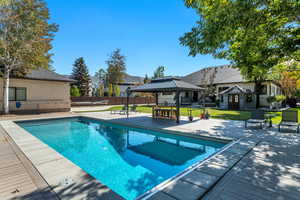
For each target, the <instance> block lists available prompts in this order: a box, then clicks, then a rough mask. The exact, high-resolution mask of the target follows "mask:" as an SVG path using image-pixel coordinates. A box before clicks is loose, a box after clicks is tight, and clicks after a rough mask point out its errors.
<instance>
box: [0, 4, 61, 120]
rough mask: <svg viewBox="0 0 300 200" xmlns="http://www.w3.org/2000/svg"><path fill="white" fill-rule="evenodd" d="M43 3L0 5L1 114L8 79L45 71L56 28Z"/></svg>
mask: <svg viewBox="0 0 300 200" xmlns="http://www.w3.org/2000/svg"><path fill="white" fill-rule="evenodd" d="M49 19H50V15H49V10H48V8H47V6H46V3H45V2H44V1H43V0H7V1H1V2H0V65H1V66H3V68H4V72H3V74H2V77H3V85H4V95H3V110H4V113H6V114H7V113H9V99H8V97H9V85H10V82H9V77H10V76H11V74H12V73H14V75H16V76H23V75H25V74H26V73H27V72H28V71H29V70H30V69H34V68H37V67H43V68H46V69H49V68H50V67H49V66H50V63H51V56H52V54H51V53H49V50H50V49H51V48H52V45H51V41H52V40H53V37H54V33H55V32H56V31H57V28H58V26H57V25H56V24H53V23H49Z"/></svg>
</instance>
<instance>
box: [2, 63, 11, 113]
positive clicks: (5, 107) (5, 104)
mask: <svg viewBox="0 0 300 200" xmlns="http://www.w3.org/2000/svg"><path fill="white" fill-rule="evenodd" d="M9 71H10V69H9V67H6V66H5V68H4V76H3V111H4V114H9Z"/></svg>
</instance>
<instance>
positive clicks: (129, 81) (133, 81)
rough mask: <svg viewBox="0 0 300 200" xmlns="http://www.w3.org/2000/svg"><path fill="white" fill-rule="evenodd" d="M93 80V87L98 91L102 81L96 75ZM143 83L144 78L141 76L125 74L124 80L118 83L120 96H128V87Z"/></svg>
mask: <svg viewBox="0 0 300 200" xmlns="http://www.w3.org/2000/svg"><path fill="white" fill-rule="evenodd" d="M91 80H92V84H91V86H92V88H93V91H96V90H97V89H98V88H99V86H100V84H101V81H100V80H99V79H98V78H97V77H96V76H92V77H91ZM142 84H144V78H142V77H139V76H132V75H129V74H125V76H124V79H123V82H122V83H119V84H117V85H118V86H119V88H120V97H125V96H126V89H127V88H128V87H134V86H137V85H142ZM106 90H107V89H106ZM106 92H107V91H106Z"/></svg>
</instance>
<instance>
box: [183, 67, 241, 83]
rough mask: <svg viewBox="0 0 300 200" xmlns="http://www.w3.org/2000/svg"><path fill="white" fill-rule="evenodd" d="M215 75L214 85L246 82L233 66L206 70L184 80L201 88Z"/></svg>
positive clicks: (190, 75) (192, 74)
mask: <svg viewBox="0 0 300 200" xmlns="http://www.w3.org/2000/svg"><path fill="white" fill-rule="evenodd" d="M213 75H214V78H213V80H212V83H213V84H221V83H240V82H246V80H245V79H244V78H243V76H242V75H241V73H240V71H239V70H238V69H236V68H233V67H231V65H221V66H215V67H208V68H204V69H201V70H199V71H196V72H194V73H191V74H189V75H187V76H185V77H183V78H182V80H183V81H186V82H188V83H191V84H194V85H200V86H201V85H205V84H207V83H208V82H210V80H209V79H210V77H213Z"/></svg>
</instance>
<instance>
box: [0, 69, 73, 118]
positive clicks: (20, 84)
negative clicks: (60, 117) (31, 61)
mask: <svg viewBox="0 0 300 200" xmlns="http://www.w3.org/2000/svg"><path fill="white" fill-rule="evenodd" d="M71 82H73V80H72V79H70V78H67V77H65V76H63V75H60V74H57V73H55V72H53V71H49V70H46V69H43V68H39V69H35V70H31V71H30V72H29V73H27V74H26V75H25V76H24V77H22V78H17V77H11V78H10V87H9V107H10V111H11V112H22V113H30V112H58V111H69V110H70V108H71V103H70V83H71ZM0 94H1V95H0V104H1V105H0V108H1V112H3V79H1V80H0Z"/></svg>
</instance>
